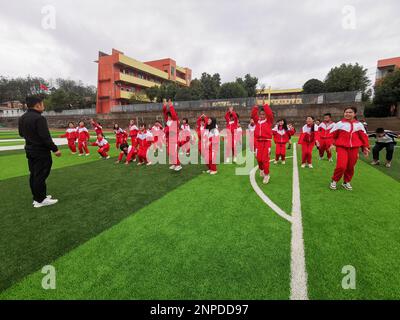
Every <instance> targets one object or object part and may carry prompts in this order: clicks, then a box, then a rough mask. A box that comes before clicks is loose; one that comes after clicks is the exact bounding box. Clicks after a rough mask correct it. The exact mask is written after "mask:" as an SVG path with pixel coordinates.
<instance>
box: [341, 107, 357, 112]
mask: <svg viewBox="0 0 400 320" xmlns="http://www.w3.org/2000/svg"><path fill="white" fill-rule="evenodd" d="M348 109H351V110H353V111H354V113H357V108H356V107H350V106H349V107H346V108H344V110H343V111H344V112H346V110H348Z"/></svg>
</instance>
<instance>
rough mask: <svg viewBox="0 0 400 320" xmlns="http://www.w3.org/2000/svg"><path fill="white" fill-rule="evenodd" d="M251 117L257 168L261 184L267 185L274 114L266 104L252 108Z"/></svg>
mask: <svg viewBox="0 0 400 320" xmlns="http://www.w3.org/2000/svg"><path fill="white" fill-rule="evenodd" d="M251 117H252V119H253V120H254V122H255V123H256V128H255V130H254V141H255V151H256V157H257V162H258V167H259V169H260V175H261V176H262V177H264V179H263V183H264V184H267V183H268V182H269V180H270V175H269V160H270V153H271V140H272V125H273V123H274V114H273V113H272V110H271V108H270V106H269V105H268V103H266V104H265V105H264V106H263V107H258V106H254V107H253V109H252V111H251Z"/></svg>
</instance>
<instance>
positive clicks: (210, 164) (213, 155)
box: [206, 145, 217, 171]
mask: <svg viewBox="0 0 400 320" xmlns="http://www.w3.org/2000/svg"><path fill="white" fill-rule="evenodd" d="M206 162H207V168H208V170H211V171H217V150H215V148H213V147H212V145H210V146H209V148H208V157H206Z"/></svg>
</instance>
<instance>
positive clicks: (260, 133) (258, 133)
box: [251, 103, 274, 145]
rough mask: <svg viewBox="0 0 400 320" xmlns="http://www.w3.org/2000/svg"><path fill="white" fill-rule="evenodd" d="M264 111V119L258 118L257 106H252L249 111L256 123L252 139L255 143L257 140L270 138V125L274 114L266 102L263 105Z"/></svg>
mask: <svg viewBox="0 0 400 320" xmlns="http://www.w3.org/2000/svg"><path fill="white" fill-rule="evenodd" d="M263 108H264V111H265V115H266V118H265V120H260V118H259V117H258V107H257V106H255V107H253V110H252V111H251V117H252V118H253V120H254V122H255V123H256V128H255V129H254V140H255V144H256V145H257V141H267V140H271V139H272V125H273V123H274V114H273V113H272V110H271V108H270V106H269V105H268V103H266V104H265V105H264V107H263Z"/></svg>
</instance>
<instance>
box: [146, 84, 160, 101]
mask: <svg viewBox="0 0 400 320" xmlns="http://www.w3.org/2000/svg"><path fill="white" fill-rule="evenodd" d="M145 92H146V96H147V98H149V100H150V101H154V99H156V98H157V97H158V96H159V93H160V89H159V88H158V87H157V86H154V87H151V88H147V89H146V90H145Z"/></svg>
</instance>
